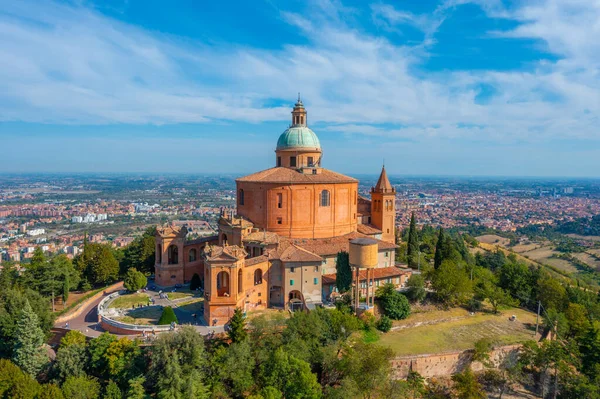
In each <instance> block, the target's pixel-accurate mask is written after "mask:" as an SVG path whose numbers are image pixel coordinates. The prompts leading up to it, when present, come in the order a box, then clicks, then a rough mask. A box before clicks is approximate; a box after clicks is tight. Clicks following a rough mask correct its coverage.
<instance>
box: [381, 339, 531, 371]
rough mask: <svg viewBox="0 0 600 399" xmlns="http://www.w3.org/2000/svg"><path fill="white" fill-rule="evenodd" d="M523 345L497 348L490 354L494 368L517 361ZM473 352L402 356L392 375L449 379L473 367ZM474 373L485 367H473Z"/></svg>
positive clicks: (476, 363) (474, 363) (393, 361)
mask: <svg viewBox="0 0 600 399" xmlns="http://www.w3.org/2000/svg"><path fill="white" fill-rule="evenodd" d="M520 348H521V345H507V346H500V347H498V348H495V349H493V350H492V352H491V353H490V361H491V362H492V364H493V366H494V367H498V366H499V365H500V364H503V363H505V362H507V363H508V364H512V363H513V362H515V361H516V360H517V356H518V353H519V350H520ZM472 358H473V350H472V349H471V350H466V351H458V352H449V353H441V354H440V353H437V354H431V355H417V356H401V357H397V358H395V359H393V360H392V375H393V377H394V378H395V379H404V378H406V377H407V376H408V372H409V371H411V370H412V371H416V372H417V373H419V374H421V376H423V377H424V378H431V377H447V376H450V375H453V374H456V373H460V372H462V371H464V370H465V369H466V368H467V367H469V365H471V362H472ZM471 368H472V370H473V371H481V370H483V368H484V366H483V365H482V364H481V363H479V362H473V364H472V365H471Z"/></svg>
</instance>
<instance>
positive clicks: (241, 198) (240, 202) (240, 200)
mask: <svg viewBox="0 0 600 399" xmlns="http://www.w3.org/2000/svg"><path fill="white" fill-rule="evenodd" d="M238 203H239V204H240V205H244V190H240V192H239V194H238Z"/></svg>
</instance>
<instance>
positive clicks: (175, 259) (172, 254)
mask: <svg viewBox="0 0 600 399" xmlns="http://www.w3.org/2000/svg"><path fill="white" fill-rule="evenodd" d="M168 252H169V253H168V255H169V265H176V264H177V263H179V248H177V245H169V250H168Z"/></svg>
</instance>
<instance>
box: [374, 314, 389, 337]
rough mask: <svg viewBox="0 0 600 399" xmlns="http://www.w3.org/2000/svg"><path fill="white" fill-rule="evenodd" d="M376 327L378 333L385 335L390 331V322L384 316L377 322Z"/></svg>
mask: <svg viewBox="0 0 600 399" xmlns="http://www.w3.org/2000/svg"><path fill="white" fill-rule="evenodd" d="M376 327H377V329H378V330H379V331H381V332H384V333H386V332H388V331H390V330H391V329H392V320H391V319H390V318H389V317H387V316H386V315H383V316H381V317H380V318H379V320H377V324H376Z"/></svg>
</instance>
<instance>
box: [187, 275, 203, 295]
mask: <svg viewBox="0 0 600 399" xmlns="http://www.w3.org/2000/svg"><path fill="white" fill-rule="evenodd" d="M198 288H202V279H201V278H200V276H199V275H198V273H194V275H193V276H192V281H190V290H192V291H195V290H197V289H198Z"/></svg>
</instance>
